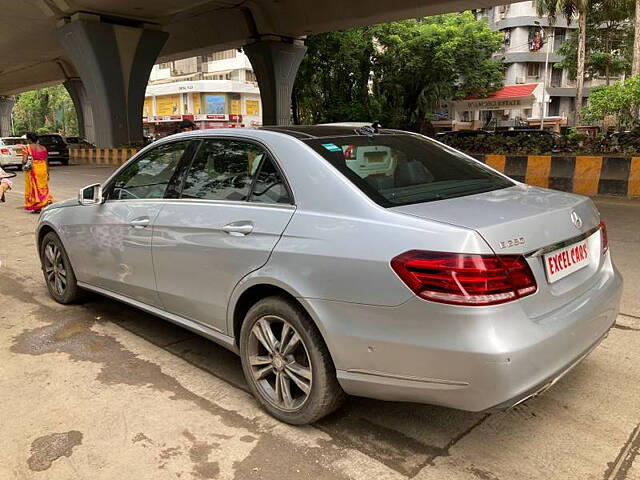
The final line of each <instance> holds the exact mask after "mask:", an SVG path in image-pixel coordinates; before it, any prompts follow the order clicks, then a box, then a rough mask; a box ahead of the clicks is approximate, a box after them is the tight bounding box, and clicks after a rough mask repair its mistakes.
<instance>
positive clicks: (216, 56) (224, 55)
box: [204, 49, 237, 62]
mask: <svg viewBox="0 0 640 480" xmlns="http://www.w3.org/2000/svg"><path fill="white" fill-rule="evenodd" d="M236 53H237V50H236V49H232V50H223V51H221V52H214V53H212V54H210V55H205V56H204V61H205V62H216V61H218V60H228V59H230V58H236Z"/></svg>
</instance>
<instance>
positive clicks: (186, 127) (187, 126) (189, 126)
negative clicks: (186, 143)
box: [178, 120, 198, 133]
mask: <svg viewBox="0 0 640 480" xmlns="http://www.w3.org/2000/svg"><path fill="white" fill-rule="evenodd" d="M197 129H198V127H196V124H195V123H193V122H192V121H191V120H182V121H181V122H180V123H179V124H178V133H181V132H192V131H194V130H197Z"/></svg>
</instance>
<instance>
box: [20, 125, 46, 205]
mask: <svg viewBox="0 0 640 480" xmlns="http://www.w3.org/2000/svg"><path fill="white" fill-rule="evenodd" d="M26 137H27V142H28V145H27V146H26V148H24V149H23V150H22V170H23V171H24V208H25V210H27V211H29V212H33V213H40V210H42V209H43V208H44V207H46V206H47V205H49V204H50V203H53V202H54V200H53V197H52V196H51V193H50V192H49V185H48V183H49V166H48V164H47V149H46V148H45V147H44V146H42V145H40V144H38V143H37V142H38V136H37V135H36V134H35V133H33V132H29V133H27V135H26Z"/></svg>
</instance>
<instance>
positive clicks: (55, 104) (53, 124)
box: [13, 85, 78, 136]
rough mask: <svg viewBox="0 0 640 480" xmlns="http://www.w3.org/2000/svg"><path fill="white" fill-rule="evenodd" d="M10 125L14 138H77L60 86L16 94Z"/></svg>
mask: <svg viewBox="0 0 640 480" xmlns="http://www.w3.org/2000/svg"><path fill="white" fill-rule="evenodd" d="M13 125H14V130H15V134H16V135H23V134H24V133H25V132H29V131H32V132H37V133H46V132H58V133H61V134H62V135H65V136H67V135H77V134H78V120H77V118H76V111H75V107H74V105H73V102H72V100H71V97H70V96H69V93H68V92H67V90H66V89H65V88H64V87H63V86H62V85H57V86H54V87H47V88H41V89H38V90H32V91H30V92H26V93H22V94H20V95H19V96H18V101H17V102H16V105H15V107H14V109H13Z"/></svg>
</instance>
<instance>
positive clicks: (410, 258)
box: [391, 250, 537, 306]
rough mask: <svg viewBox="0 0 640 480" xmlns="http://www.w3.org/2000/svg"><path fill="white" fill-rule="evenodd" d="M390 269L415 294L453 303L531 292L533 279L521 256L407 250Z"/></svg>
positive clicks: (482, 301)
mask: <svg viewBox="0 0 640 480" xmlns="http://www.w3.org/2000/svg"><path fill="white" fill-rule="evenodd" d="M391 268H393V270H394V271H395V272H396V273H397V274H398V276H399V277H400V278H401V279H402V281H403V282H404V283H405V284H406V285H407V286H408V287H409V288H410V289H411V290H412V291H413V292H414V293H415V294H416V295H418V296H420V297H422V298H424V299H425V300H431V301H433V302H440V303H449V304H454V305H471V306H476V305H495V304H498V303H504V302H510V301H512V300H516V299H518V298H522V297H525V296H527V295H531V294H532V293H534V292H535V291H536V289H537V285H536V280H535V277H534V276H533V273H532V272H531V269H530V268H529V265H528V264H527V261H526V260H525V258H524V257H523V256H522V255H501V256H497V255H477V254H457V253H443V252H425V251H421V250H411V251H409V252H406V253H403V254H402V255H398V256H397V257H396V258H394V259H393V260H391Z"/></svg>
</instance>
